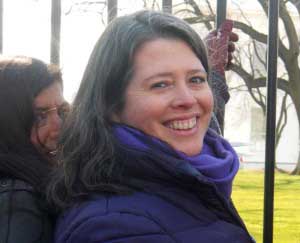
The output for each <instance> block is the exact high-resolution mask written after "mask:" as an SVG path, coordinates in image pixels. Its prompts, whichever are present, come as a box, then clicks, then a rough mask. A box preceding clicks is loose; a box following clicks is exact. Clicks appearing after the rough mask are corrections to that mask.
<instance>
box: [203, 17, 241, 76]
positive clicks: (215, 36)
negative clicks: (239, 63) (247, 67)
mask: <svg viewBox="0 0 300 243" xmlns="http://www.w3.org/2000/svg"><path fill="white" fill-rule="evenodd" d="M232 28H233V21H232V20H225V21H224V22H223V23H222V24H221V26H220V27H219V28H218V30H214V31H212V32H210V33H209V34H208V36H207V37H206V38H205V39H204V40H205V42H206V45H207V50H208V59H209V63H210V65H211V68H212V70H214V71H216V72H218V73H219V74H221V75H223V76H224V75H225V70H228V69H229V68H230V65H231V63H232V59H233V52H234V50H235V44H234V42H237V41H238V39H239V36H238V35H237V34H236V33H234V32H232Z"/></svg>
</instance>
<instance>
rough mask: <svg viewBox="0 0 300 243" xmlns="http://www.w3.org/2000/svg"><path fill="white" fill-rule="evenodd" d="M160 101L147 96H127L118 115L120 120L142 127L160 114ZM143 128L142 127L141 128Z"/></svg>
mask: <svg viewBox="0 0 300 243" xmlns="http://www.w3.org/2000/svg"><path fill="white" fill-rule="evenodd" d="M162 110H163V108H162V102H160V101H159V99H153V98H152V97H147V96H131V97H128V99H127V102H126V104H125V106H124V109H123V111H122V113H121V115H120V122H122V123H125V124H128V125H131V126H134V127H137V128H143V127H146V126H149V123H151V122H152V121H153V120H156V119H159V117H161V115H162V112H161V111H162ZM142 130H144V129H142Z"/></svg>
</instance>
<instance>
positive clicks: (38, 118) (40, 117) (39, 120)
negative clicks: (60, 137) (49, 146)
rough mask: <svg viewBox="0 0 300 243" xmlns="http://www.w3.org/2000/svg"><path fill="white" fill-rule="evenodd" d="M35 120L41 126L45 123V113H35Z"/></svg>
mask: <svg viewBox="0 0 300 243" xmlns="http://www.w3.org/2000/svg"><path fill="white" fill-rule="evenodd" d="M35 122H36V124H37V126H38V127H42V126H44V125H45V124H46V123H47V113H44V112H39V113H37V114H36V115H35Z"/></svg>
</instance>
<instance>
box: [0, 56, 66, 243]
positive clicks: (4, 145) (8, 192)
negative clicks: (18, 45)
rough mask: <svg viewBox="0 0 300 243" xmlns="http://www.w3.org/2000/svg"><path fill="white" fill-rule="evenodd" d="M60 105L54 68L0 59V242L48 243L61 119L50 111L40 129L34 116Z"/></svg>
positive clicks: (22, 59) (26, 60)
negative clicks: (50, 186)
mask: <svg viewBox="0 0 300 243" xmlns="http://www.w3.org/2000/svg"><path fill="white" fill-rule="evenodd" d="M63 102H64V100H63V97H62V79H61V73H60V70H59V69H58V68H57V67H55V66H53V65H47V64H45V63H43V62H42V61H40V60H38V59H34V58H29V57H12V58H8V57H3V56H1V57H0V134H1V136H0V225H1V230H0V242H4V243H11V242H22V243H29V242H30V243H32V242H40V243H48V242H49V243H50V242H52V233H53V232H52V230H53V219H52V214H51V210H50V208H49V207H48V206H47V204H46V201H45V195H44V193H45V184H46V180H47V179H48V175H49V173H50V170H51V167H52V166H53V164H54V162H55V160H54V158H53V151H54V150H56V144H57V134H58V132H59V130H60V123H61V117H59V116H58V114H54V113H55V112H54V111H52V112H53V114H52V115H51V116H52V117H51V119H50V120H49V121H48V120H47V122H46V123H41V119H40V118H39V116H38V115H37V113H36V111H35V110H36V108H38V106H39V107H40V106H41V105H42V107H43V108H47V107H48V106H49V105H50V106H52V105H53V104H55V105H57V106H60V105H61V104H62V103H63ZM41 124H42V125H43V126H41Z"/></svg>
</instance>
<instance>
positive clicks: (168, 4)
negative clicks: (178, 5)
mask: <svg viewBox="0 0 300 243" xmlns="http://www.w3.org/2000/svg"><path fill="white" fill-rule="evenodd" d="M162 9H163V12H164V13H170V14H172V0H163V1H162Z"/></svg>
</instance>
